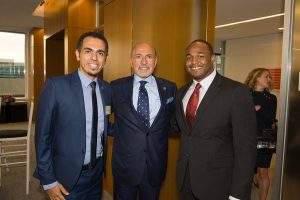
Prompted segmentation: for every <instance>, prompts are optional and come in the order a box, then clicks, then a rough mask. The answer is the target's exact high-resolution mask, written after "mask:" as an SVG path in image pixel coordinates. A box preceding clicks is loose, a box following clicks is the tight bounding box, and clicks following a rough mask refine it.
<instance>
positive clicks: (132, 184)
mask: <svg viewBox="0 0 300 200" xmlns="http://www.w3.org/2000/svg"><path fill="white" fill-rule="evenodd" d="M156 64H157V55H156V50H155V49H154V48H153V47H152V46H151V45H149V44H147V43H140V44H137V45H135V46H134V47H133V49H132V52H131V67H132V70H133V73H134V75H133V76H130V77H126V78H121V79H118V80H115V81H113V82H112V83H111V87H112V91H113V110H114V114H115V126H114V127H115V131H114V133H113V134H114V145H113V156H112V168H113V177H114V200H136V199H137V198H138V197H139V199H140V200H157V199H158V198H159V191H160V186H161V183H162V181H163V179H164V177H165V173H166V166H167V150H168V133H169V128H170V127H169V126H170V117H171V115H172V112H173V108H174V98H175V93H176V85H175V84H174V83H172V82H170V81H167V80H164V79H162V78H158V77H155V76H153V75H152V73H153V71H154V69H155V67H156Z"/></svg>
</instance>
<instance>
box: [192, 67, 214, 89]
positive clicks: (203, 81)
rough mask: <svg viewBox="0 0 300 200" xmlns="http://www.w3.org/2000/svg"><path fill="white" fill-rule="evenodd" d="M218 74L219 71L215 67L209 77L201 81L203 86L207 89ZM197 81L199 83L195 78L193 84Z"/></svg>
mask: <svg viewBox="0 0 300 200" xmlns="http://www.w3.org/2000/svg"><path fill="white" fill-rule="evenodd" d="M216 74H217V71H216V69H214V71H213V72H212V73H210V74H209V75H208V76H207V77H205V78H204V79H203V80H201V81H200V85H201V87H203V88H206V89H207V88H208V87H209V86H210V84H211V83H212V82H213V80H214V78H215V76H216ZM197 83H199V82H198V81H196V80H195V79H193V85H196V84H197Z"/></svg>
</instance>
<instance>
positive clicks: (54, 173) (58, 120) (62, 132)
mask: <svg viewBox="0 0 300 200" xmlns="http://www.w3.org/2000/svg"><path fill="white" fill-rule="evenodd" d="M98 83H99V88H100V93H101V97H102V102H103V106H110V105H111V90H110V86H109V85H108V84H107V83H106V82H104V81H102V80H99V81H98ZM104 110H105V109H104ZM107 124H108V119H107V115H105V117H104V147H103V149H104V155H106V139H107ZM85 127H86V119H85V108H84V99H83V91H82V86H81V81H80V78H79V75H78V72H77V71H76V72H74V73H72V74H69V75H66V76H61V77H55V78H50V79H48V80H47V81H46V83H45V86H44V89H43V91H42V93H41V96H40V99H39V106H38V112H37V118H36V129H35V133H36V134H35V147H36V159H37V167H36V170H35V173H34V176H35V177H36V178H38V179H39V180H40V182H41V184H42V185H46V184H50V183H52V182H54V181H59V182H60V183H62V185H63V186H64V187H65V188H66V189H67V190H68V191H70V190H71V189H72V188H73V186H74V185H75V183H76V182H77V180H78V177H79V175H80V172H81V168H82V165H83V162H84V156H85V144H86V138H85V137H86V134H85V133H86V128H85ZM105 157H106V156H104V161H105ZM99 178H101V177H99Z"/></svg>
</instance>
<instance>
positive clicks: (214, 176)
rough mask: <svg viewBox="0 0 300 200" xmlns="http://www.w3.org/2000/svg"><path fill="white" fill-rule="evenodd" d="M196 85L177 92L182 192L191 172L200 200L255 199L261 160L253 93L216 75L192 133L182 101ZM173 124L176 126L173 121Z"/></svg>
mask: <svg viewBox="0 0 300 200" xmlns="http://www.w3.org/2000/svg"><path fill="white" fill-rule="evenodd" d="M190 85H191V83H189V84H187V85H185V86H183V87H182V88H181V89H180V90H179V91H178V93H177V98H176V113H175V118H176V121H177V125H178V126H177V127H175V129H176V128H179V131H180V132H181V139H180V141H181V144H180V153H179V159H178V164H177V181H178V185H179V188H180V189H181V188H182V185H183V182H184V177H185V172H186V168H187V167H189V172H190V182H191V186H192V191H193V193H194V194H195V195H196V197H197V198H198V199H210V200H222V199H228V197H229V195H231V196H233V197H235V198H239V199H243V200H244V199H250V192H251V183H252V177H253V173H254V168H255V161H256V119H255V109H254V105H253V102H252V99H251V95H250V92H249V89H247V88H246V86H244V85H243V84H241V83H238V82H235V81H232V80H230V79H227V78H224V77H222V76H220V75H219V74H217V75H216V77H215V78H214V80H213V82H212V84H211V85H210V87H209V89H208V90H207V92H206V94H205V96H204V98H203V100H202V101H201V103H200V105H199V108H198V110H197V113H196V119H195V122H194V125H193V127H192V128H191V129H190V128H189V126H188V124H187V121H186V117H185V114H184V110H183V104H182V99H183V97H184V96H185V94H186V92H187V90H188V88H189V87H190ZM172 124H173V125H176V124H175V122H174V121H173V123H172Z"/></svg>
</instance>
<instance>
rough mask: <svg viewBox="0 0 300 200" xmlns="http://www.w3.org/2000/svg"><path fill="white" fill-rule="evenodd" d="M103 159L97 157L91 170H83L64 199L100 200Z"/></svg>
mask: <svg viewBox="0 0 300 200" xmlns="http://www.w3.org/2000/svg"><path fill="white" fill-rule="evenodd" d="M102 181H103V160H102V159H99V161H98V162H97V164H96V166H95V168H94V169H92V170H83V171H82V172H81V174H80V177H79V179H78V181H77V183H76V185H75V186H74V188H73V189H72V190H71V191H70V194H69V195H67V196H65V198H66V200H100V199H101V196H102V188H103V182H102Z"/></svg>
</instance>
